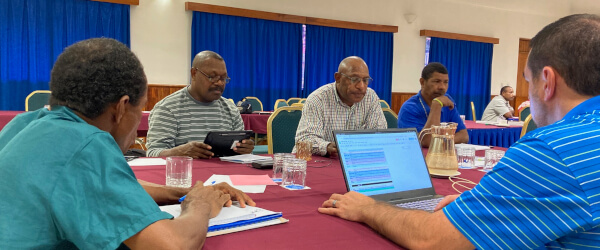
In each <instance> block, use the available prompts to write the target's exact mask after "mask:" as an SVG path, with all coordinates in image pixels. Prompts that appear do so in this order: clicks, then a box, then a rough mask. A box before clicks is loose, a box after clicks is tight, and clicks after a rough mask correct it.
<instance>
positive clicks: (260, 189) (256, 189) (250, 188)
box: [204, 174, 267, 194]
mask: <svg viewBox="0 0 600 250" xmlns="http://www.w3.org/2000/svg"><path fill="white" fill-rule="evenodd" d="M221 182H225V183H227V184H229V185H230V186H232V187H234V188H237V189H239V190H241V191H242V192H244V193H251V194H262V193H264V192H265V189H267V185H244V186H235V185H233V183H231V179H230V178H229V175H220V174H213V175H212V176H211V177H210V178H208V180H206V182H204V186H210V185H214V184H217V183H221Z"/></svg>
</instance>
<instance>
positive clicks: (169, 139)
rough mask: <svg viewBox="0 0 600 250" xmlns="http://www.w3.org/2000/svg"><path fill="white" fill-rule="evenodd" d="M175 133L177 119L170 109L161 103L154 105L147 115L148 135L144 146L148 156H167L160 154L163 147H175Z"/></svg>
mask: <svg viewBox="0 0 600 250" xmlns="http://www.w3.org/2000/svg"><path fill="white" fill-rule="evenodd" d="M176 135H177V119H176V118H175V115H174V114H173V112H171V110H169V109H168V108H166V107H163V106H161V105H156V106H154V108H153V109H152V112H150V116H149V117H148V135H147V142H146V146H147V147H148V150H147V152H146V155H147V156H148V157H157V156H168V155H160V154H161V152H162V151H163V150H165V149H171V148H174V147H175V137H176Z"/></svg>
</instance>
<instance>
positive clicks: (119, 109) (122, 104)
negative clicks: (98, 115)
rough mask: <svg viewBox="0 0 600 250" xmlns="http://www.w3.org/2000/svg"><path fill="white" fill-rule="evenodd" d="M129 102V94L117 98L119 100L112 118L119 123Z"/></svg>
mask: <svg viewBox="0 0 600 250" xmlns="http://www.w3.org/2000/svg"><path fill="white" fill-rule="evenodd" d="M128 104H129V96H128V95H124V96H122V97H121V99H119V102H117V104H116V105H115V111H116V112H115V114H114V119H115V122H116V123H121V119H123V117H124V116H125V113H126V112H127V105H128Z"/></svg>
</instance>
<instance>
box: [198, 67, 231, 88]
mask: <svg viewBox="0 0 600 250" xmlns="http://www.w3.org/2000/svg"><path fill="white" fill-rule="evenodd" d="M194 69H196V71H198V72H200V73H202V74H203V75H204V76H206V78H208V81H209V82H212V83H217V82H219V81H223V83H225V84H228V83H229V82H230V81H231V78H229V77H227V76H224V77H223V76H208V75H207V74H206V73H204V72H202V70H200V69H198V68H194Z"/></svg>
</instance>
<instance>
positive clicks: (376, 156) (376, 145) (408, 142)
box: [336, 131, 431, 196]
mask: <svg viewBox="0 0 600 250" xmlns="http://www.w3.org/2000/svg"><path fill="white" fill-rule="evenodd" d="M336 137H337V138H336V139H337V143H338V151H339V154H340V159H341V161H342V164H343V165H344V168H343V169H344V171H345V175H346V179H347V182H348V186H349V188H350V190H352V191H356V192H359V193H362V194H365V195H368V196H371V195H378V194H387V193H393V192H402V191H408V190H415V189H422V188H430V187H431V180H430V178H429V173H428V171H427V166H426V165H425V160H424V158H423V153H422V152H421V146H420V145H419V141H418V139H417V135H416V133H415V132H414V131H407V132H391V133H390V132H387V133H378V132H374V133H364V134H361V133H348V134H344V133H340V134H337V135H336Z"/></svg>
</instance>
